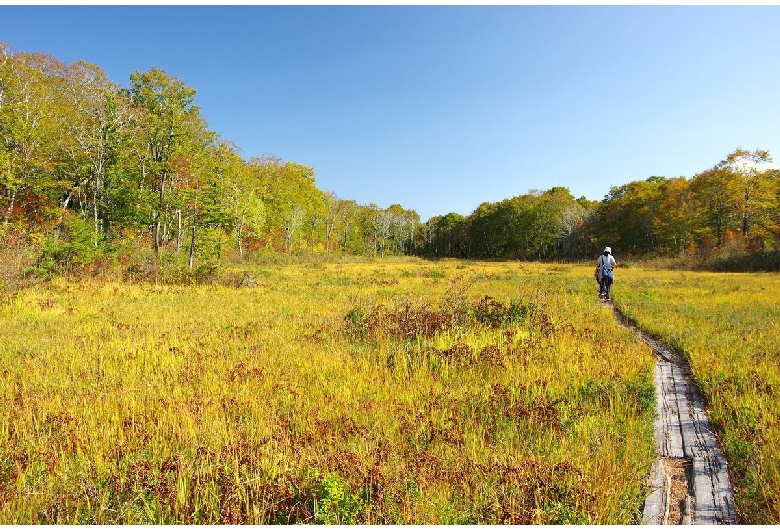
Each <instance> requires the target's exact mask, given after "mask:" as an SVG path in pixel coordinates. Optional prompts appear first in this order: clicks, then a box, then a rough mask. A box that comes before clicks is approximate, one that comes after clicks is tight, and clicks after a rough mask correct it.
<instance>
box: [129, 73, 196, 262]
mask: <svg viewBox="0 0 780 530" xmlns="http://www.w3.org/2000/svg"><path fill="white" fill-rule="evenodd" d="M130 93H131V101H132V103H133V104H134V105H136V106H137V107H138V108H140V109H142V110H143V111H144V113H143V115H142V116H141V122H140V123H139V126H140V127H139V128H140V133H141V139H142V144H143V148H144V150H143V151H141V152H139V153H138V156H139V164H140V171H141V177H142V182H143V183H144V185H148V186H149V187H150V189H151V190H152V192H153V193H155V195H156V196H157V201H156V204H155V205H153V206H152V207H151V209H150V221H151V223H152V224H153V226H154V236H153V237H154V250H155V252H156V253H157V254H159V252H160V245H161V243H162V242H163V232H162V230H163V227H164V226H165V224H166V223H169V222H170V221H171V217H170V213H171V212H170V210H171V209H170V208H169V205H168V203H167V195H166V194H167V192H168V187H169V185H170V182H169V180H170V177H171V173H172V172H171V164H172V163H173V160H174V158H175V156H176V155H177V154H178V151H179V150H180V149H181V148H182V147H183V146H184V145H186V144H188V143H191V142H192V141H193V140H194V136H196V135H198V134H199V133H203V132H204V131H205V129H206V127H205V124H204V122H203V120H202V118H201V116H200V110H199V107H197V106H196V105H194V101H195V93H196V91H195V89H193V88H190V87H188V86H186V85H185V84H184V83H183V82H182V81H181V80H179V79H177V78H175V77H173V76H170V75H168V74H167V73H166V72H165V71H164V70H161V69H159V68H152V69H151V70H149V71H148V72H144V73H140V72H138V71H136V72H135V73H133V74H131V75H130Z"/></svg>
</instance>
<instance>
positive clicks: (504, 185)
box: [0, 5, 780, 221]
mask: <svg viewBox="0 0 780 530" xmlns="http://www.w3.org/2000/svg"><path fill="white" fill-rule="evenodd" d="M778 28H780V7H777V6H758V7H727V6H726V7H718V6H715V7H713V6H693V7H681V6H649V7H640V6H623V7H615V6H603V7H591V6H541V7H534V6H503V7H468V6H456V7H435V6H434V7H417V6H390V7H379V6H367V7H352V6H342V7H331V6H314V7H304V6H288V7H269V6H232V7H214V6H168V7H162V6H149V5H147V6H142V5H136V6H124V7H108V6H35V5H30V6H0V41H5V42H7V43H8V44H10V46H11V47H12V49H13V50H14V51H27V52H34V51H43V52H48V53H51V54H52V55H54V56H55V57H56V58H57V59H60V60H62V61H65V62H74V61H76V60H79V59H83V60H85V61H87V62H90V63H93V64H96V65H98V66H100V67H102V68H103V69H104V70H105V71H106V72H107V74H108V75H109V77H110V78H111V79H112V80H113V81H115V82H117V83H119V84H121V85H123V86H127V85H128V83H129V77H130V74H131V73H133V72H134V71H136V70H138V71H146V70H148V69H150V68H151V67H153V66H156V67H159V68H162V69H164V70H166V71H167V72H168V73H169V74H171V75H174V76H176V77H178V78H180V79H182V80H183V81H185V82H186V83H187V84H188V85H189V86H191V87H193V88H195V89H197V91H198V93H197V96H196V104H198V105H200V106H201V109H202V113H203V115H204V116H205V117H206V119H207V120H208V122H209V125H210V127H211V129H212V130H214V131H216V132H218V133H219V134H220V135H221V136H222V137H223V138H225V139H230V140H233V141H234V142H235V143H236V144H237V145H238V146H240V147H241V149H242V154H243V156H244V157H245V158H247V159H249V158H250V157H252V156H256V155H261V154H273V155H276V156H278V157H281V158H282V159H284V160H291V161H295V162H299V163H302V164H306V165H309V166H312V167H314V169H315V172H316V177H317V185H318V187H319V188H320V189H323V190H327V191H334V192H336V193H337V194H338V196H339V197H341V198H344V199H355V200H356V201H358V202H359V203H361V204H366V205H367V204H369V203H372V202H373V203H376V204H378V205H379V206H380V207H383V208H384V207H387V206H389V205H391V204H393V203H398V204H401V205H402V206H403V207H405V208H410V209H414V210H416V211H417V212H418V213H419V214H420V216H421V218H422V220H423V221H424V220H426V219H428V218H429V217H430V216H433V215H440V214H446V213H448V212H457V213H460V214H463V215H468V214H470V213H471V212H472V211H473V210H474V209H475V208H476V207H477V206H479V204H480V203H482V202H485V201H500V200H502V199H505V198H509V197H513V196H515V195H520V194H523V193H526V192H527V191H528V190H529V189H543V190H544V189H549V188H551V187H553V186H566V187H568V188H569V189H570V190H571V191H572V193H573V194H574V195H575V196H576V197H580V196H585V197H587V198H588V199H597V200H600V199H602V198H603V197H604V196H605V195H606V194H607V193H608V192H609V189H610V186H613V185H621V184H625V183H627V182H630V181H632V180H640V179H646V178H648V177H650V176H653V175H660V176H666V177H675V176H680V175H684V176H686V177H692V176H693V175H694V174H696V173H697V172H700V171H702V170H705V169H707V168H709V167H712V166H713V165H714V164H716V163H717V162H718V161H720V160H721V159H723V158H724V157H725V156H726V155H728V154H729V153H731V152H732V151H733V150H735V149H736V148H737V147H742V148H745V149H750V150H752V149H756V148H762V149H768V150H769V151H770V153H771V154H772V155H773V156H774V157H776V162H780V89H779V88H778V87H780V31H778Z"/></svg>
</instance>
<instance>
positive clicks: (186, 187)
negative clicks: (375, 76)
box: [0, 43, 780, 273]
mask: <svg viewBox="0 0 780 530" xmlns="http://www.w3.org/2000/svg"><path fill="white" fill-rule="evenodd" d="M195 94H196V90H195V89H194V88H191V87H189V86H187V85H186V84H185V83H184V82H182V81H181V80H179V79H177V78H175V77H173V76H171V75H169V74H167V73H166V72H165V71H164V70H161V69H157V68H153V69H151V70H150V71H148V72H134V73H133V74H131V75H130V83H129V87H128V88H123V87H121V86H119V85H117V84H115V83H113V82H111V81H109V79H108V78H107V76H106V74H105V73H104V72H103V70H102V69H101V68H100V67H98V66H95V65H92V64H88V63H86V62H82V61H78V62H75V63H73V64H66V63H63V62H61V61H58V60H57V59H56V58H54V57H52V56H51V55H49V54H44V53H25V52H14V51H12V50H11V48H10V46H9V45H8V44H6V43H0V243H2V245H3V247H5V251H6V252H8V251H9V249H11V250H13V249H21V248H24V249H25V250H26V251H28V252H30V249H33V254H32V255H33V257H32V258H30V259H31V260H32V261H31V264H30V270H34V271H37V272H38V273H53V272H59V271H67V270H73V269H76V268H79V267H82V268H83V267H85V266H88V265H90V264H94V263H99V262H101V260H102V261H105V260H109V259H117V257H119V259H124V260H128V261H127V262H130V263H132V262H133V260H136V262H137V261H138V260H146V261H147V262H148V261H150V260H152V261H154V260H165V259H167V260H171V259H178V260H180V262H181V263H183V264H185V265H186V266H188V267H189V268H190V269H192V268H193V267H197V266H198V265H199V264H203V263H215V262H217V263H218V262H220V261H222V260H226V259H229V260H245V259H256V258H258V257H268V256H269V255H284V254H292V255H335V254H341V255H355V256H388V255H418V256H423V257H431V258H444V257H457V258H474V259H485V258H487V259H524V260H543V261H548V260H549V261H560V260H573V261H576V260H583V259H595V257H596V255H597V254H598V253H599V251H600V250H601V249H602V248H603V246H605V245H610V246H612V248H613V249H614V250H615V253H616V254H617V255H618V257H619V258H626V257H629V256H634V257H642V258H647V257H659V258H669V259H671V260H677V262H679V263H685V264H686V265H688V266H699V267H707V268H716V269H717V268H723V269H732V270H733V269H739V270H756V269H772V270H776V269H778V268H780V257H779V256H780V251H779V249H780V172H778V170H775V169H762V168H765V167H766V166H765V164H764V163H766V162H771V157H770V154H769V153H768V152H767V151H764V150H761V149H756V150H754V151H748V150H744V149H736V150H735V151H734V152H733V153H731V154H728V155H727V156H726V157H725V158H724V160H722V161H720V162H718V163H716V164H715V165H714V166H713V167H711V168H709V169H705V170H703V171H702V172H700V173H698V174H696V175H694V176H693V177H691V178H685V177H674V178H667V177H661V176H652V177H650V178H648V179H647V180H642V181H634V182H630V183H628V184H625V185H622V186H616V187H613V188H612V189H611V190H610V191H609V194H608V195H607V196H606V197H604V199H603V200H601V201H589V200H587V199H585V198H579V199H576V198H574V197H573V196H572V194H571V193H570V191H569V190H568V189H567V188H563V187H553V188H551V189H549V190H532V191H529V192H528V193H526V194H524V195H519V196H516V197H512V198H507V199H505V200H503V201H501V202H495V203H491V202H485V203H483V204H480V205H479V206H478V207H477V208H476V209H475V210H474V211H473V212H472V213H471V214H470V215H469V216H463V215H459V214H456V213H448V214H446V215H437V216H435V217H433V218H431V219H428V220H427V221H425V222H422V221H421V220H420V217H419V215H418V214H417V213H416V212H415V211H413V210H408V209H406V208H404V207H403V206H401V205H397V204H394V205H392V206H390V207H388V208H380V207H379V206H377V205H376V204H369V205H361V204H357V203H356V202H355V201H354V200H349V199H343V198H340V197H338V196H337V195H336V194H335V193H333V192H328V191H323V190H320V189H318V187H317V185H316V182H315V172H314V168H312V167H309V166H306V165H303V164H300V163H296V162H291V161H283V160H281V159H279V158H276V157H274V156H272V155H262V154H258V155H257V156H253V157H251V158H249V159H248V160H246V159H245V158H244V157H243V156H242V155H241V152H240V149H239V147H238V146H236V145H234V144H233V143H231V142H230V141H227V140H225V139H223V138H221V137H220V135H219V134H218V133H217V132H215V131H212V130H210V129H209V126H208V124H207V123H206V121H205V120H204V118H203V117H202V115H201V113H200V109H199V107H198V106H197V105H195Z"/></svg>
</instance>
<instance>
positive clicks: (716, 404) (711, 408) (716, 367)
mask: <svg viewBox="0 0 780 530" xmlns="http://www.w3.org/2000/svg"><path fill="white" fill-rule="evenodd" d="M615 287H616V289H615V295H614V298H615V300H616V304H617V305H618V306H619V307H620V308H621V309H622V310H623V311H624V312H625V313H626V314H627V315H629V316H630V317H632V318H634V319H635V320H637V321H638V322H639V323H640V324H641V325H642V326H643V327H644V328H646V329H647V330H649V331H650V332H652V333H654V334H656V335H658V336H659V337H660V338H662V339H663V340H665V341H666V342H668V343H670V344H671V345H672V346H674V347H675V348H677V349H678V350H679V351H681V352H682V353H683V354H684V355H685V356H686V357H687V358H688V359H689V360H690V363H691V367H692V370H693V373H694V376H695V379H696V382H697V383H698V385H699V386H700V388H701V390H702V392H703V394H704V396H705V400H706V406H707V410H708V413H709V416H710V420H711V421H712V422H713V424H714V425H715V428H716V430H717V431H718V434H719V436H720V439H721V443H722V445H723V447H724V449H725V456H726V459H727V461H728V463H729V470H730V472H731V476H732V481H733V482H734V486H735V487H736V503H737V509H738V514H739V516H740V521H742V522H743V523H747V524H757V523H770V524H778V523H780V436H779V435H780V432H778V431H779V428H778V424H777V419H778V417H780V400H778V396H780V303H778V302H779V301H780V276H778V275H777V274H723V273H718V274H716V273H691V272H670V271H645V270H641V269H637V268H630V269H623V270H622V271H621V274H620V283H619V284H616V286H615Z"/></svg>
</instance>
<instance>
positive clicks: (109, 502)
mask: <svg viewBox="0 0 780 530" xmlns="http://www.w3.org/2000/svg"><path fill="white" fill-rule="evenodd" d="M247 272H249V273H251V274H252V275H253V276H254V277H255V279H256V285H255V286H254V287H248V288H239V289H236V288H230V287H223V286H199V287H171V286H155V285H129V284H123V283H91V282H86V281H85V282H77V283H68V282H66V281H64V280H58V281H55V282H53V283H52V284H49V285H40V286H37V287H34V288H31V289H28V290H26V291H24V292H22V293H20V294H19V295H18V296H17V297H15V298H14V299H12V300H9V301H7V302H6V303H5V304H4V305H2V307H0V328H1V329H2V330H3V331H2V335H1V338H0V363H2V373H1V374H0V523H4V524H17V523H274V522H326V523H355V522H357V523H420V524H425V523H561V522H563V523H609V524H623V523H631V522H636V521H637V517H638V515H639V511H640V510H641V507H642V502H643V500H644V495H645V494H646V491H645V488H644V482H645V479H646V477H647V474H648V471H649V467H650V463H651V461H652V459H653V457H654V455H653V442H652V431H651V429H652V419H653V414H654V397H653V390H652V366H653V359H652V356H651V354H650V352H649V350H648V349H647V348H646V347H644V346H642V345H639V344H637V342H636V341H635V339H634V337H633V336H632V335H631V333H629V332H627V331H625V330H624V329H622V328H621V327H619V326H618V324H617V323H616V322H615V321H614V319H613V318H612V317H611V314H610V312H609V310H608V309H607V308H606V307H604V306H601V305H600V304H598V302H596V301H595V288H596V284H595V282H593V280H592V278H591V277H590V267H557V268H556V267H553V268H551V267H549V266H543V265H533V264H518V263H505V264H493V263H461V262H454V261H453V262H441V263H428V262H424V261H419V260H395V261H382V262H375V263H349V264H327V265H289V266H273V267H270V266H269V267H258V268H255V269H252V270H248V271H247ZM617 292H618V290H617V289H616V293H617ZM486 296H487V297H490V298H489V299H487V301H486V299H485V297H486ZM510 303H514V304H515V305H512V306H511V307H514V308H515V309H517V311H516V312H515V313H512V315H513V316H512V318H511V319H509V320H506V321H505V322H504V323H503V324H500V325H499V323H498V322H493V324H494V325H492V326H491V325H490V324H491V322H492V321H490V318H493V317H494V316H495V315H494V314H493V313H490V314H487V313H485V314H483V317H484V319H483V320H482V321H478V320H477V319H476V318H477V317H476V316H475V315H478V314H480V313H479V311H482V310H483V309H485V308H488V309H491V308H492V309H495V310H496V311H505V310H506V311H507V313H506V314H504V313H502V315H504V316H506V315H508V314H509V308H510ZM491 304H492V305H491ZM518 308H519V309H518ZM492 309H491V310H492ZM349 315H351V316H349ZM485 315H487V316H485ZM499 316H500V315H499ZM393 319H395V320H393ZM399 319H405V320H403V322H401V323H399V322H400V320H399ZM436 319H439V320H441V321H442V322H444V321H446V320H447V319H450V320H449V322H450V323H452V321H453V319H454V320H455V321H457V322H456V323H455V325H449V324H448V325H446V326H444V327H443V328H442V329H440V330H439V331H437V332H436V333H424V332H419V333H412V334H406V335H403V334H400V335H399V334H398V333H397V329H400V328H397V327H394V326H401V325H403V326H424V325H428V324H430V323H432V322H434V321H436ZM485 319H487V320H485ZM361 326H363V327H361ZM404 329H407V328H404ZM415 329H418V331H419V330H421V329H424V328H423V327H419V328H415Z"/></svg>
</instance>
